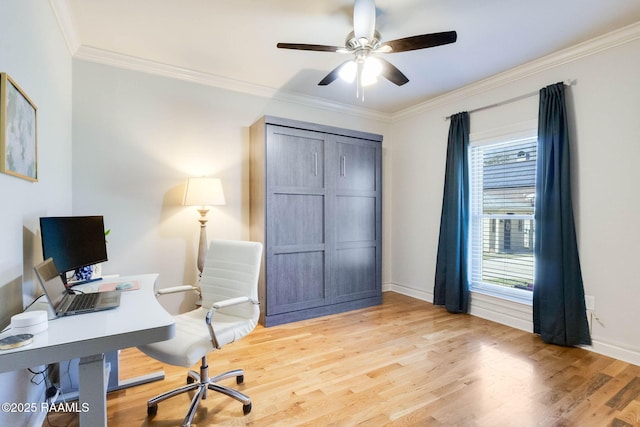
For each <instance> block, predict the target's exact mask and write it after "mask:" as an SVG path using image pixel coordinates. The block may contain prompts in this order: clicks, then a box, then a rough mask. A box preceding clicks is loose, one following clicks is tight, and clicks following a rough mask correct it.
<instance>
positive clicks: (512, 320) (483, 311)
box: [382, 283, 640, 366]
mask: <svg viewBox="0 0 640 427" xmlns="http://www.w3.org/2000/svg"><path fill="white" fill-rule="evenodd" d="M382 290H383V291H385V292H386V291H393V292H397V293H399V294H402V295H406V296H409V297H412V298H416V299H419V300H422V301H426V302H430V303H433V293H431V292H426V291H423V290H418V289H414V288H412V287H410V286H406V285H402V284H399V283H385V284H384V285H383V287H382ZM469 314H471V315H472V316H476V317H480V318H482V319H487V320H491V321H493V322H496V323H500V324H502V325H506V326H510V327H512V328H516V329H520V330H522V331H525V332H531V333H533V332H532V331H533V311H532V307H531V306H530V305H528V304H522V303H518V302H514V301H508V300H504V299H501V298H496V297H492V296H490V295H484V294H480V293H477V292H472V297H471V307H470V311H469ZM582 348H584V349H586V350H589V351H593V352H594V353H598V354H602V355H603V356H608V357H612V358H614V359H618V360H622V361H623V362H627V363H632V364H634V365H638V366H640V350H633V349H628V348H625V347H623V346H621V345H618V344H612V343H607V342H603V341H600V340H593V343H592V345H590V346H583V347H582Z"/></svg>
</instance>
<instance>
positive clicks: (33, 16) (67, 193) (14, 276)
mask: <svg viewBox="0 0 640 427" xmlns="http://www.w3.org/2000/svg"><path fill="white" fill-rule="evenodd" d="M0 71H2V72H6V73H8V74H9V75H10V76H11V77H12V78H13V79H14V80H15V81H16V83H17V84H18V85H19V86H20V87H21V88H22V89H23V90H24V91H25V92H26V93H27V95H29V97H30V98H31V100H32V101H33V102H34V103H35V104H36V106H37V107H38V113H37V114H38V176H39V182H37V183H31V182H29V181H25V180H22V179H19V178H16V177H14V176H10V175H5V174H0V199H1V200H2V207H1V208H0V236H2V237H1V238H0V327H1V328H4V327H5V326H6V325H7V324H8V322H9V320H10V317H11V315H13V314H15V313H16V312H20V311H21V310H22V308H23V304H28V303H30V302H31V301H32V300H33V298H34V296H35V294H36V292H37V291H36V285H35V284H34V277H33V273H32V271H33V266H34V265H35V264H37V263H38V262H40V261H42V250H41V247H40V245H41V243H40V237H39V224H38V218H39V217H40V216H44V215H59V214H68V213H70V212H71V55H70V54H69V51H68V50H67V48H66V46H65V43H64V40H63V38H62V36H61V32H60V30H59V28H58V24H57V22H56V20H55V17H54V15H53V12H52V11H51V8H50V6H49V3H48V2H46V1H42V0H20V1H7V0H3V1H2V5H1V12H0ZM31 377H32V375H31V374H30V373H28V371H26V370H23V371H19V372H10V373H5V374H0V402H40V401H41V399H42V395H43V390H44V389H43V386H39V387H37V386H34V385H32V384H31V383H30V382H29V380H30V379H31ZM40 379H41V378H40ZM26 418H28V414H7V413H1V412H0V425H22V424H23V423H24V422H26V421H25V419H26Z"/></svg>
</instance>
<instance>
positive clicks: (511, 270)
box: [469, 137, 537, 301]
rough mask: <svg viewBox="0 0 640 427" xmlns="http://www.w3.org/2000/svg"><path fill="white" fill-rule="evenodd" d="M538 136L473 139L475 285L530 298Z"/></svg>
mask: <svg viewBox="0 0 640 427" xmlns="http://www.w3.org/2000/svg"><path fill="white" fill-rule="evenodd" d="M536 153H537V138H536V137H528V138H524V139H516V140H512V141H507V142H499V143H483V144H482V145H474V144H472V145H471V147H470V162H469V167H470V169H471V171H470V172H471V173H470V177H471V183H470V188H471V260H470V264H471V265H470V267H471V288H472V289H473V290H476V291H481V292H485V293H489V294H493V295H495V296H500V297H506V298H509V299H515V300H524V301H531V291H532V290H533V265H534V260H533V233H534V227H535V220H534V206H535V176H536Z"/></svg>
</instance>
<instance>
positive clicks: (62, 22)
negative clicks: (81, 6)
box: [49, 0, 80, 56]
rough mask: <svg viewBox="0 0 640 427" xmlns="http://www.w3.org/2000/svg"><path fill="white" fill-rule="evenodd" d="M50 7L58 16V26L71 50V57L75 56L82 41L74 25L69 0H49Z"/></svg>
mask: <svg viewBox="0 0 640 427" xmlns="http://www.w3.org/2000/svg"><path fill="white" fill-rule="evenodd" d="M49 5H50V6H51V9H52V10H53V14H54V15H55V16H56V20H57V21H58V26H59V27H60V30H61V31H62V37H64V41H65V43H66V44H67V49H69V52H70V53H71V56H73V55H75V53H76V52H77V51H78V48H79V47H80V41H79V39H78V32H77V31H76V27H75V25H74V24H73V18H72V15H71V9H69V3H68V2H67V0H49Z"/></svg>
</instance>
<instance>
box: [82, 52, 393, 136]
mask: <svg viewBox="0 0 640 427" xmlns="http://www.w3.org/2000/svg"><path fill="white" fill-rule="evenodd" d="M73 57H74V58H75V59H79V60H84V61H89V62H96V63H100V64H104V65H110V66H112V67H116V68H122V69H127V70H132V71H139V72H143V73H148V74H155V75H158V76H163V77H168V78H171V79H178V80H183V81H187V82H191V83H197V84H201V85H205V86H212V87H217V88H220V89H225V90H230V91H234V92H239V93H245V94H249V95H255V96H259V97H262V98H268V99H275V100H278V101H285V102H290V103H295V104H300V105H304V106H309V107H314V108H321V109H325V110H329V111H333V112H338V113H343V114H349V115H352V116H358V117H362V118H367V119H373V120H378V121H383V122H387V123H390V122H391V115H390V114H386V113H381V112H378V111H374V110H368V109H365V108H358V107H354V106H351V105H348V104H342V103H338V102H332V101H327V100H326V99H322V98H317V97H311V96H308V95H303V94H299V93H295V92H283V91H281V90H278V89H274V88H271V87H268V86H262V85H257V84H253V83H248V82H244V81H240V80H234V79H229V78H226V77H221V76H217V75H215V74H210V73H204V72H201V71H195V70H191V69H187V68H181V67H176V66H174V65H169V64H164V63H161V62H156V61H150V60H148V59H143V58H138V57H135V56H130V55H123V54H121V53H116V52H110V51H107V50H103V49H97V48H94V47H89V46H84V45H82V46H80V47H79V48H78V49H77V51H76V53H75V55H73Z"/></svg>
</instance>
